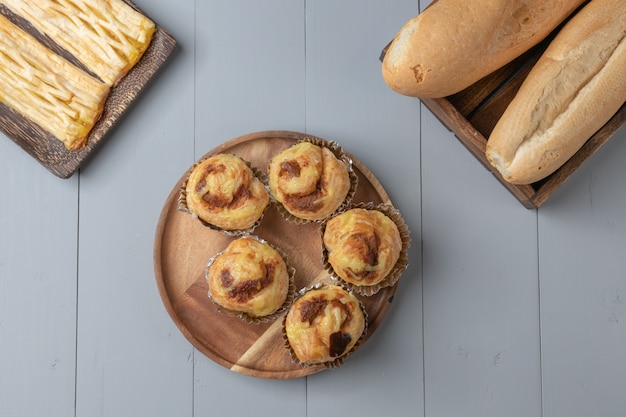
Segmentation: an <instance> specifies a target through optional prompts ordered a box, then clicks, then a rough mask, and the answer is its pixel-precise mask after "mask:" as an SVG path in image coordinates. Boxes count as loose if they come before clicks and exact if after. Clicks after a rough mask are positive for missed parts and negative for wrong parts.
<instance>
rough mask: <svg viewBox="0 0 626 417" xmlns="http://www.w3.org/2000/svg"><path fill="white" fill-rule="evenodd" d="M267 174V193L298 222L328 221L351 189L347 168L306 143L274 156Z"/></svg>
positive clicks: (325, 150) (328, 153)
mask: <svg viewBox="0 0 626 417" xmlns="http://www.w3.org/2000/svg"><path fill="white" fill-rule="evenodd" d="M268 170H269V179H268V180H269V188H270V193H271V194H272V196H273V197H274V199H275V200H276V201H277V202H278V203H280V204H281V205H282V206H283V208H284V209H285V210H287V212H289V213H290V214H291V215H293V216H294V217H297V218H299V219H304V220H309V221H317V220H322V219H324V218H326V217H328V216H329V215H331V214H332V213H334V212H335V211H336V210H337V209H338V208H339V207H340V206H341V204H342V203H343V202H344V201H345V200H346V198H347V196H348V193H349V191H350V188H351V179H350V174H349V170H348V164H347V163H346V162H345V161H342V160H340V159H338V158H337V157H336V156H335V154H334V153H333V152H332V151H331V150H330V149H328V148H327V147H325V146H318V145H316V144H313V143H311V142H307V141H302V142H298V143H297V144H295V145H293V146H291V147H289V148H287V149H285V150H284V151H282V152H281V153H279V154H277V155H275V156H274V157H273V158H272V160H271V161H270V165H269V168H268Z"/></svg>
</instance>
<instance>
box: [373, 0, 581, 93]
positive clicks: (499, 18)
mask: <svg viewBox="0 0 626 417" xmlns="http://www.w3.org/2000/svg"><path fill="white" fill-rule="evenodd" d="M582 3H584V0H435V1H433V3H431V5H430V6H428V7H427V8H426V9H425V10H424V11H422V13H420V14H419V15H417V16H415V17H413V18H412V19H411V20H409V21H408V22H407V23H406V24H405V25H404V26H403V27H402V29H401V30H400V31H399V32H398V33H397V34H396V36H395V37H394V39H393V40H392V41H391V43H390V44H389V46H388V47H387V50H386V52H385V55H384V57H383V62H382V75H383V79H384V80H385V82H386V83H387V85H388V86H389V87H390V88H391V89H392V90H394V91H396V92H398V93H400V94H403V95H406V96H411V97H418V98H437V97H445V96H449V95H452V94H454V93H458V92H459V91H461V90H463V89H465V88H467V87H469V86H470V85H472V84H474V83H475V82H477V81H479V80H480V79H482V78H483V77H485V76H486V75H488V74H490V73H492V72H493V71H495V70H497V69H498V68H500V67H502V66H504V65H505V64H507V63H508V62H510V61H512V60H513V59H515V58H517V57H518V56H520V55H522V54H523V53H524V52H526V51H528V50H529V49H530V48H532V47H533V46H535V45H537V44H538V43H539V42H541V41H542V40H543V39H545V38H546V37H547V36H548V35H549V34H550V32H552V31H553V30H554V29H555V28H556V27H557V26H558V25H559V24H560V23H562V22H563V21H564V20H565V19H566V18H567V17H568V16H569V15H570V14H572V13H573V12H574V10H576V9H577V8H578V7H579V6H580V5H581V4H582Z"/></svg>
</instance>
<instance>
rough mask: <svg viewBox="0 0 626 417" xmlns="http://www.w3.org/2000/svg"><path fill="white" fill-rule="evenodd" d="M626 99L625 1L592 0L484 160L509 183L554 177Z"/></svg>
mask: <svg viewBox="0 0 626 417" xmlns="http://www.w3.org/2000/svg"><path fill="white" fill-rule="evenodd" d="M625 100H626V1H624V0H592V1H591V2H590V3H589V4H588V5H586V6H585V7H584V8H583V9H582V10H581V11H580V12H579V13H578V14H577V15H576V16H574V17H573V18H572V19H571V20H570V21H569V22H568V23H567V24H566V25H565V27H564V28H563V29H562V30H561V31H560V32H559V34H558V35H557V36H556V37H555V39H554V40H553V41H552V42H551V43H550V45H549V46H548V49H546V51H545V52H544V54H543V55H542V56H541V58H540V59H539V61H538V62H537V64H536V65H535V66H534V67H533V69H532V70H531V72H530V73H529V75H528V77H527V78H526V80H525V81H524V83H523V84H522V86H521V87H520V90H519V91H518V93H517V94H516V96H515V97H514V99H513V100H512V101H511V103H510V104H509V106H508V107H507V109H506V111H505V112H504V114H503V115H502V117H501V118H500V120H499V121H498V123H497V124H496V126H495V128H494V130H493V132H492V133H491V135H490V137H489V140H488V142H487V150H486V156H487V159H488V160H489V161H490V163H491V164H492V165H493V166H495V167H496V168H497V169H498V171H499V172H500V173H501V174H502V176H503V178H504V179H505V180H507V181H509V182H511V183H515V184H530V183H534V182H536V181H539V180H541V179H543V178H545V177H546V176H548V175H550V174H551V173H553V172H554V171H555V170H557V169H558V168H559V167H560V166H561V165H563V164H564V163H565V162H567V160H568V159H569V158H570V157H571V156H572V155H574V154H575V153H576V152H577V151H578V150H579V149H580V148H581V147H582V146H583V145H584V143H585V142H586V141H587V140H588V139H589V138H590V137H591V136H592V135H593V134H594V133H595V132H596V131H597V130H598V129H600V128H601V127H602V126H603V125H604V124H605V123H606V122H607V121H608V120H609V119H610V118H611V117H612V116H613V115H614V114H615V113H616V112H617V111H618V110H619V108H620V107H621V106H622V104H623V103H624V101H625Z"/></svg>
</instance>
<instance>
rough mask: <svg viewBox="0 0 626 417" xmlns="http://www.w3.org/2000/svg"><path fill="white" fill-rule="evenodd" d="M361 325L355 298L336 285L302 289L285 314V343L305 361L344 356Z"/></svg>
mask: <svg viewBox="0 0 626 417" xmlns="http://www.w3.org/2000/svg"><path fill="white" fill-rule="evenodd" d="M365 328H366V320H365V314H364V313H363V310H362V308H361V304H360V302H359V300H358V299H357V298H356V297H355V296H354V295H353V294H352V293H350V292H348V291H346V290H344V289H343V288H341V287H339V286H336V285H328V286H326V287H322V288H317V289H311V290H308V291H306V292H304V293H303V294H302V295H301V296H300V297H299V298H298V299H297V300H296V301H295V302H294V303H293V304H292V305H291V307H290V309H289V312H288V313H287V316H286V317H285V334H286V337H287V340H288V342H289V345H290V347H291V349H292V351H293V353H294V354H295V356H296V357H297V358H298V360H299V361H300V362H302V363H305V364H316V363H324V362H331V361H334V360H336V359H337V358H340V357H342V356H345V355H346V354H347V353H349V352H350V350H351V349H352V348H353V347H354V346H355V345H356V343H357V342H358V340H359V339H360V338H361V336H362V335H363V333H364V331H365Z"/></svg>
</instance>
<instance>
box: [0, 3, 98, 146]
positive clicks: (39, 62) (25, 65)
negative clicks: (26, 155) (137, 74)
mask: <svg viewBox="0 0 626 417" xmlns="http://www.w3.org/2000/svg"><path fill="white" fill-rule="evenodd" d="M0 62H1V64H0V102H2V103H4V104H5V105H6V106H8V107H10V108H11V109H13V110H14V111H16V112H17V113H19V114H20V115H21V116H23V117H24V118H25V119H27V120H29V121H31V122H34V123H36V124H37V125H39V126H40V127H41V128H43V129H44V130H46V131H48V132H49V133H51V134H52V135H54V136H55V137H56V138H57V139H59V140H60V141H61V142H63V144H64V145H65V147H66V148H67V149H79V148H82V147H83V146H84V145H85V143H86V141H87V137H88V136H89V132H90V131H91V130H92V129H93V126H94V125H95V124H96V122H97V121H98V119H99V118H100V115H101V114H102V111H103V109H104V104H105V102H106V99H107V96H108V94H109V86H107V85H106V84H103V83H101V82H100V81H98V80H97V79H95V78H94V77H91V76H89V75H88V74H87V73H86V72H84V71H82V70H80V69H78V68H77V67H75V66H74V65H72V64H71V63H70V62H68V61H67V60H65V59H63V58H61V57H60V56H58V55H56V54H55V53H53V52H52V51H51V50H49V49H48V48H46V47H44V46H43V45H42V44H40V43H39V42H38V41H37V40H36V39H35V38H34V37H32V36H31V35H29V34H28V33H26V32H25V31H24V30H22V29H20V28H19V27H18V26H16V25H15V24H13V23H11V22H10V21H9V20H8V19H7V18H6V17H4V16H2V15H0Z"/></svg>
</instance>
